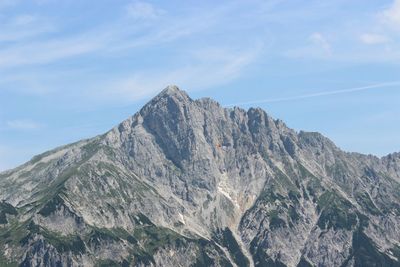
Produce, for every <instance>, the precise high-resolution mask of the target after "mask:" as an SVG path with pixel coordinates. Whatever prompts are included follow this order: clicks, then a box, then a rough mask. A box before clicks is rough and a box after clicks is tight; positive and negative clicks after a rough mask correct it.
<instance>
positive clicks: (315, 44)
mask: <svg viewBox="0 0 400 267" xmlns="http://www.w3.org/2000/svg"><path fill="white" fill-rule="evenodd" d="M283 54H284V56H286V57H289V58H316V59H327V58H331V57H332V55H333V52H332V46H331V44H330V43H329V41H328V40H327V38H326V37H325V36H324V35H323V34H322V33H319V32H315V33H313V34H311V35H310V36H309V37H308V44H306V45H304V46H300V47H297V48H293V49H289V50H287V51H285V52H284V53H283Z"/></svg>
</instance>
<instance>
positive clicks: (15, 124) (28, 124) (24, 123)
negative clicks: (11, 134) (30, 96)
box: [6, 120, 42, 130]
mask: <svg viewBox="0 0 400 267" xmlns="http://www.w3.org/2000/svg"><path fill="white" fill-rule="evenodd" d="M6 125H7V127H8V128H9V129H13V130H37V129H39V128H41V127H42V125H41V124H39V123H37V122H35V121H32V120H12V121H7V123H6Z"/></svg>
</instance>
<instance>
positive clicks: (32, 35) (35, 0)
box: [0, 0, 400, 170]
mask: <svg viewBox="0 0 400 267" xmlns="http://www.w3.org/2000/svg"><path fill="white" fill-rule="evenodd" d="M399 74H400V0H380V1H375V0H374V1H372V0H331V1H320V0H307V1H305V0H264V1H258V0H243V1H123V0H113V1H111V0H109V1H105V0H97V1H73V0H26V1H25V0H24V1H22V0H19V1H18V0H0V170H5V169H8V168H12V167H15V166H17V165H19V164H21V163H23V162H25V161H27V160H29V159H30V158H31V157H32V156H33V155H35V154H38V153H40V152H43V151H45V150H48V149H51V148H54V147H56V146H59V145H63V144H66V143H70V142H73V141H76V140H79V139H82V138H88V137H92V136H94V135H97V134H100V133H103V132H105V131H107V130H108V129H110V128H112V127H113V126H114V125H116V124H118V123H119V122H120V121H122V120H123V119H125V118H127V117H128V116H130V115H132V114H134V113H135V112H136V111H137V110H138V109H139V108H140V107H141V106H142V105H143V104H144V103H146V101H148V100H149V99H150V98H151V97H153V96H154V95H156V94H157V93H158V92H159V91H160V90H162V89H163V88H164V87H166V86H167V85H168V84H177V85H178V86H179V87H180V88H182V89H184V90H186V91H188V92H189V94H190V95H191V96H192V97H193V98H198V97H203V96H209V97H212V98H215V99H216V100H218V101H219V102H220V103H222V104H223V105H226V106H230V105H239V106H241V107H243V108H249V107H251V106H259V107H262V108H263V109H265V110H266V111H267V112H268V113H269V114H271V115H272V116H274V117H275V118H280V119H282V120H284V121H285V122H286V123H287V124H288V126H290V127H292V128H294V129H296V130H300V129H303V130H308V131H319V132H321V133H323V134H324V135H326V136H328V137H329V138H330V139H332V140H333V141H334V142H335V143H336V144H338V145H339V146H340V147H341V148H343V149H344V150H347V151H356V152H361V153H371V154H375V155H378V156H382V155H385V154H388V153H390V152H394V151H400V134H399V132H400V119H399V118H400V105H399V103H400V75H399Z"/></svg>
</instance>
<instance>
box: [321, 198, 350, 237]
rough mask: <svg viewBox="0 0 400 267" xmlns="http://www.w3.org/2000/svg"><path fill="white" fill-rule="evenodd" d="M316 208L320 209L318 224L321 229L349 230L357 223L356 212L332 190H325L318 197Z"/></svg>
mask: <svg viewBox="0 0 400 267" xmlns="http://www.w3.org/2000/svg"><path fill="white" fill-rule="evenodd" d="M317 203H318V205H317V209H318V211H320V217H319V220H318V223H317V224H318V226H319V227H320V228H321V229H330V228H333V229H335V230H336V229H346V230H351V229H353V227H354V226H355V225H356V224H357V214H356V213H354V212H353V211H352V210H353V207H352V205H351V203H350V202H348V201H347V200H345V199H343V198H342V197H340V196H339V195H338V194H336V193H335V192H333V191H327V192H325V193H323V194H322V195H321V196H320V197H319V198H318V202H317Z"/></svg>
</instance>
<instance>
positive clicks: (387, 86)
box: [226, 81, 400, 107]
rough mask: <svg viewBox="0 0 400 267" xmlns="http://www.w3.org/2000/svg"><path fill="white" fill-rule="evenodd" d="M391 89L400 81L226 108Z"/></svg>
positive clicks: (251, 102)
mask: <svg viewBox="0 0 400 267" xmlns="http://www.w3.org/2000/svg"><path fill="white" fill-rule="evenodd" d="M389 87H396V88H397V89H400V81H398V82H397V81H396V82H387V83H378V84H372V85H368V86H361V87H354V88H348V89H341V90H333V91H326V92H318V93H310V94H304V95H297V96H290V97H281V98H267V99H261V100H255V101H247V102H239V103H234V104H228V105H226V106H228V107H231V106H239V105H252V104H264V103H275V102H286V101H295V100H303V99H308V98H314V97H321V96H329V95H339V94H348V93H354V92H360V91H366V90H371V89H378V88H389Z"/></svg>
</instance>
